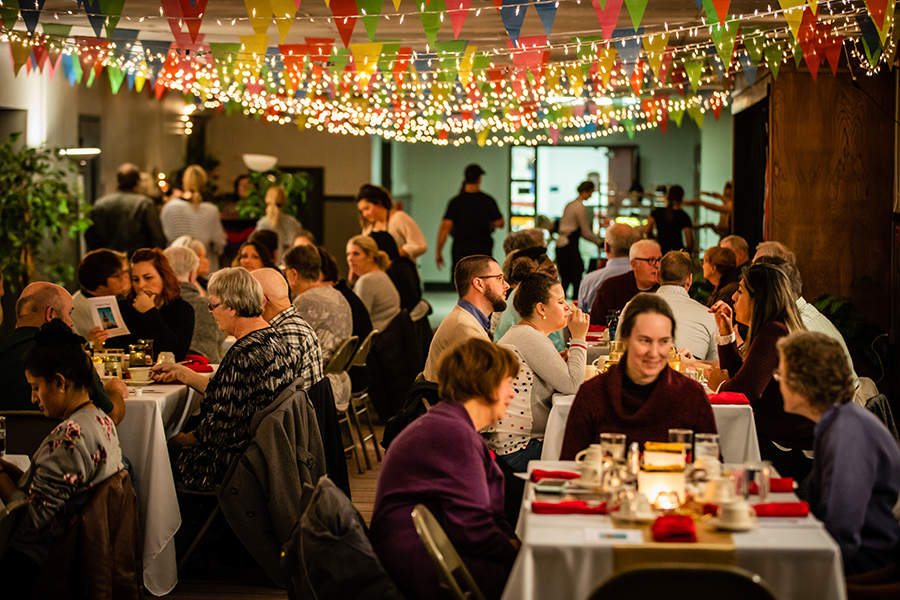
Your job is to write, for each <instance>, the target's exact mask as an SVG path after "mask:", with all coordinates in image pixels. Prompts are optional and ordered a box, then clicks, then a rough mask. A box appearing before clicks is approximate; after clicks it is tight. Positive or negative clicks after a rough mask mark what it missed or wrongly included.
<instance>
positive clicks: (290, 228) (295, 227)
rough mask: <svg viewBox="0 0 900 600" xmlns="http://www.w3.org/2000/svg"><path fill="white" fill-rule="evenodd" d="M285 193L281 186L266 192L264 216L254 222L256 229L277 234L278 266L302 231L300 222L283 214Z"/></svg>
mask: <svg viewBox="0 0 900 600" xmlns="http://www.w3.org/2000/svg"><path fill="white" fill-rule="evenodd" d="M286 205H287V193H286V192H285V190H284V187H283V186H280V185H273V186H272V187H270V188H269V189H268V190H267V191H266V216H264V217H263V218H262V219H260V220H259V221H257V222H256V228H257V229H268V230H270V231H274V232H275V233H277V234H278V264H279V265H280V264H283V263H284V259H283V257H284V253H285V252H287V251H288V250H289V249H290V248H291V246H292V245H293V243H294V240H295V239H297V236H299V235H300V234H301V233H302V232H303V231H304V230H303V225H301V224H300V221H298V220H297V219H295V218H294V217H292V216H291V215H289V214H287V213H285V212H284V207H285V206H286Z"/></svg>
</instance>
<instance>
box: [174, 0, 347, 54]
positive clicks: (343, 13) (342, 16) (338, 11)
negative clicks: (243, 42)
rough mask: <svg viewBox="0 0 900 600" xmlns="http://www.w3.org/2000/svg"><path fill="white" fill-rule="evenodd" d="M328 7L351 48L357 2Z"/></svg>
mask: <svg viewBox="0 0 900 600" xmlns="http://www.w3.org/2000/svg"><path fill="white" fill-rule="evenodd" d="M183 1H190V0H183ZM328 7H329V8H330V9H331V14H332V15H334V24H335V25H337V29H338V33H339V34H341V41H343V42H344V48H349V47H350V36H352V35H353V28H354V27H356V21H357V20H358V19H357V17H358V16H359V9H358V8H357V7H356V2H355V0H331V2H330V3H329V4H328Z"/></svg>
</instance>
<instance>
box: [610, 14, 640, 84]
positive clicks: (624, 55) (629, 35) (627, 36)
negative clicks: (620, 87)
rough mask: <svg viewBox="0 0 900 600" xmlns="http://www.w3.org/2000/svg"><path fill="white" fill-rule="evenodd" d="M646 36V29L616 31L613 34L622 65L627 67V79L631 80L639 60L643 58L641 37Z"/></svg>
mask: <svg viewBox="0 0 900 600" xmlns="http://www.w3.org/2000/svg"><path fill="white" fill-rule="evenodd" d="M643 35H644V28H643V27H638V28H637V31H633V30H632V29H616V30H614V31H613V32H612V39H613V40H615V41H614V42H613V44H614V45H615V47H616V52H618V54H619V58H621V59H622V64H623V65H624V66H625V79H626V81H627V80H630V79H631V74H632V73H634V68H635V67H636V66H637V63H638V59H639V58H640V56H641V36H643ZM619 38H624V39H619Z"/></svg>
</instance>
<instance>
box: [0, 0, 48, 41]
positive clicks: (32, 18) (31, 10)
mask: <svg viewBox="0 0 900 600" xmlns="http://www.w3.org/2000/svg"><path fill="white" fill-rule="evenodd" d="M23 1H24V3H25V6H24V7H20V9H19V12H20V13H21V14H22V20H23V21H25V27H27V28H28V33H34V30H35V29H36V28H37V24H38V21H39V20H40V18H41V11H42V10H44V3H45V2H46V0H23ZM4 4H6V3H5V2H4ZM15 4H18V1H17V2H15ZM4 21H5V20H4ZM4 24H5V23H4Z"/></svg>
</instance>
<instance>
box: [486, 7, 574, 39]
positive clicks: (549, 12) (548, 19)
mask: <svg viewBox="0 0 900 600" xmlns="http://www.w3.org/2000/svg"><path fill="white" fill-rule="evenodd" d="M469 1H470V2H471V0H469ZM556 8H557V3H556V2H536V3H535V5H534V9H535V10H536V11H537V14H538V16H539V17H540V18H541V25H543V26H544V33H546V34H547V35H548V36H549V35H550V33H551V32H552V31H553V22H554V21H556Z"/></svg>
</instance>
